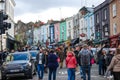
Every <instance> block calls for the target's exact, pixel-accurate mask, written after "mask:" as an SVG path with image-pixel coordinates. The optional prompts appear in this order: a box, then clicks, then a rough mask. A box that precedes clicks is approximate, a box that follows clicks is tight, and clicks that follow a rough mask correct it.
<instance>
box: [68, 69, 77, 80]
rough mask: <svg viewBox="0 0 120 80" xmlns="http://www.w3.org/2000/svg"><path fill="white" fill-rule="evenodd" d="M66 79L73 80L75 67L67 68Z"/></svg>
mask: <svg viewBox="0 0 120 80" xmlns="http://www.w3.org/2000/svg"><path fill="white" fill-rule="evenodd" d="M67 72H68V80H75V68H68V70H67Z"/></svg>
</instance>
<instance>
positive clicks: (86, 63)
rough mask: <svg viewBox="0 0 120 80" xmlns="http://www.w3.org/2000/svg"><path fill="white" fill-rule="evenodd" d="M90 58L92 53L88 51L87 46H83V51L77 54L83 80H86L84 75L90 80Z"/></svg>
mask: <svg viewBox="0 0 120 80" xmlns="http://www.w3.org/2000/svg"><path fill="white" fill-rule="evenodd" d="M91 58H92V53H91V51H90V50H88V46H87V45H86V44H84V45H83V49H82V50H81V51H80V52H79V63H80V67H81V69H82V74H83V80H86V74H87V76H88V80H91V78H90V76H91V75H90V69H91V68H90V67H91V66H90V65H91V64H90V61H91Z"/></svg>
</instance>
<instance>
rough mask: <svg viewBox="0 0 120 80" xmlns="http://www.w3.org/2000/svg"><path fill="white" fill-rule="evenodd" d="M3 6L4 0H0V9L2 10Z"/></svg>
mask: <svg viewBox="0 0 120 80" xmlns="http://www.w3.org/2000/svg"><path fill="white" fill-rule="evenodd" d="M4 8H5V1H4V0H0V11H3V10H4Z"/></svg>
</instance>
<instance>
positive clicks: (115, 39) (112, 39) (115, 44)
mask: <svg viewBox="0 0 120 80" xmlns="http://www.w3.org/2000/svg"><path fill="white" fill-rule="evenodd" d="M119 38H120V33H119V34H117V35H113V36H110V47H112V48H117V47H118V45H119V44H120V39H119Z"/></svg>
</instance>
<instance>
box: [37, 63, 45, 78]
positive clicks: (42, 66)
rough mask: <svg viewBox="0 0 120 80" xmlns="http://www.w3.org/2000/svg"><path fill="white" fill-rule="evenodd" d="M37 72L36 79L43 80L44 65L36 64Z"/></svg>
mask: <svg viewBox="0 0 120 80" xmlns="http://www.w3.org/2000/svg"><path fill="white" fill-rule="evenodd" d="M37 72H38V77H39V79H43V74H44V64H38V65H37Z"/></svg>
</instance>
